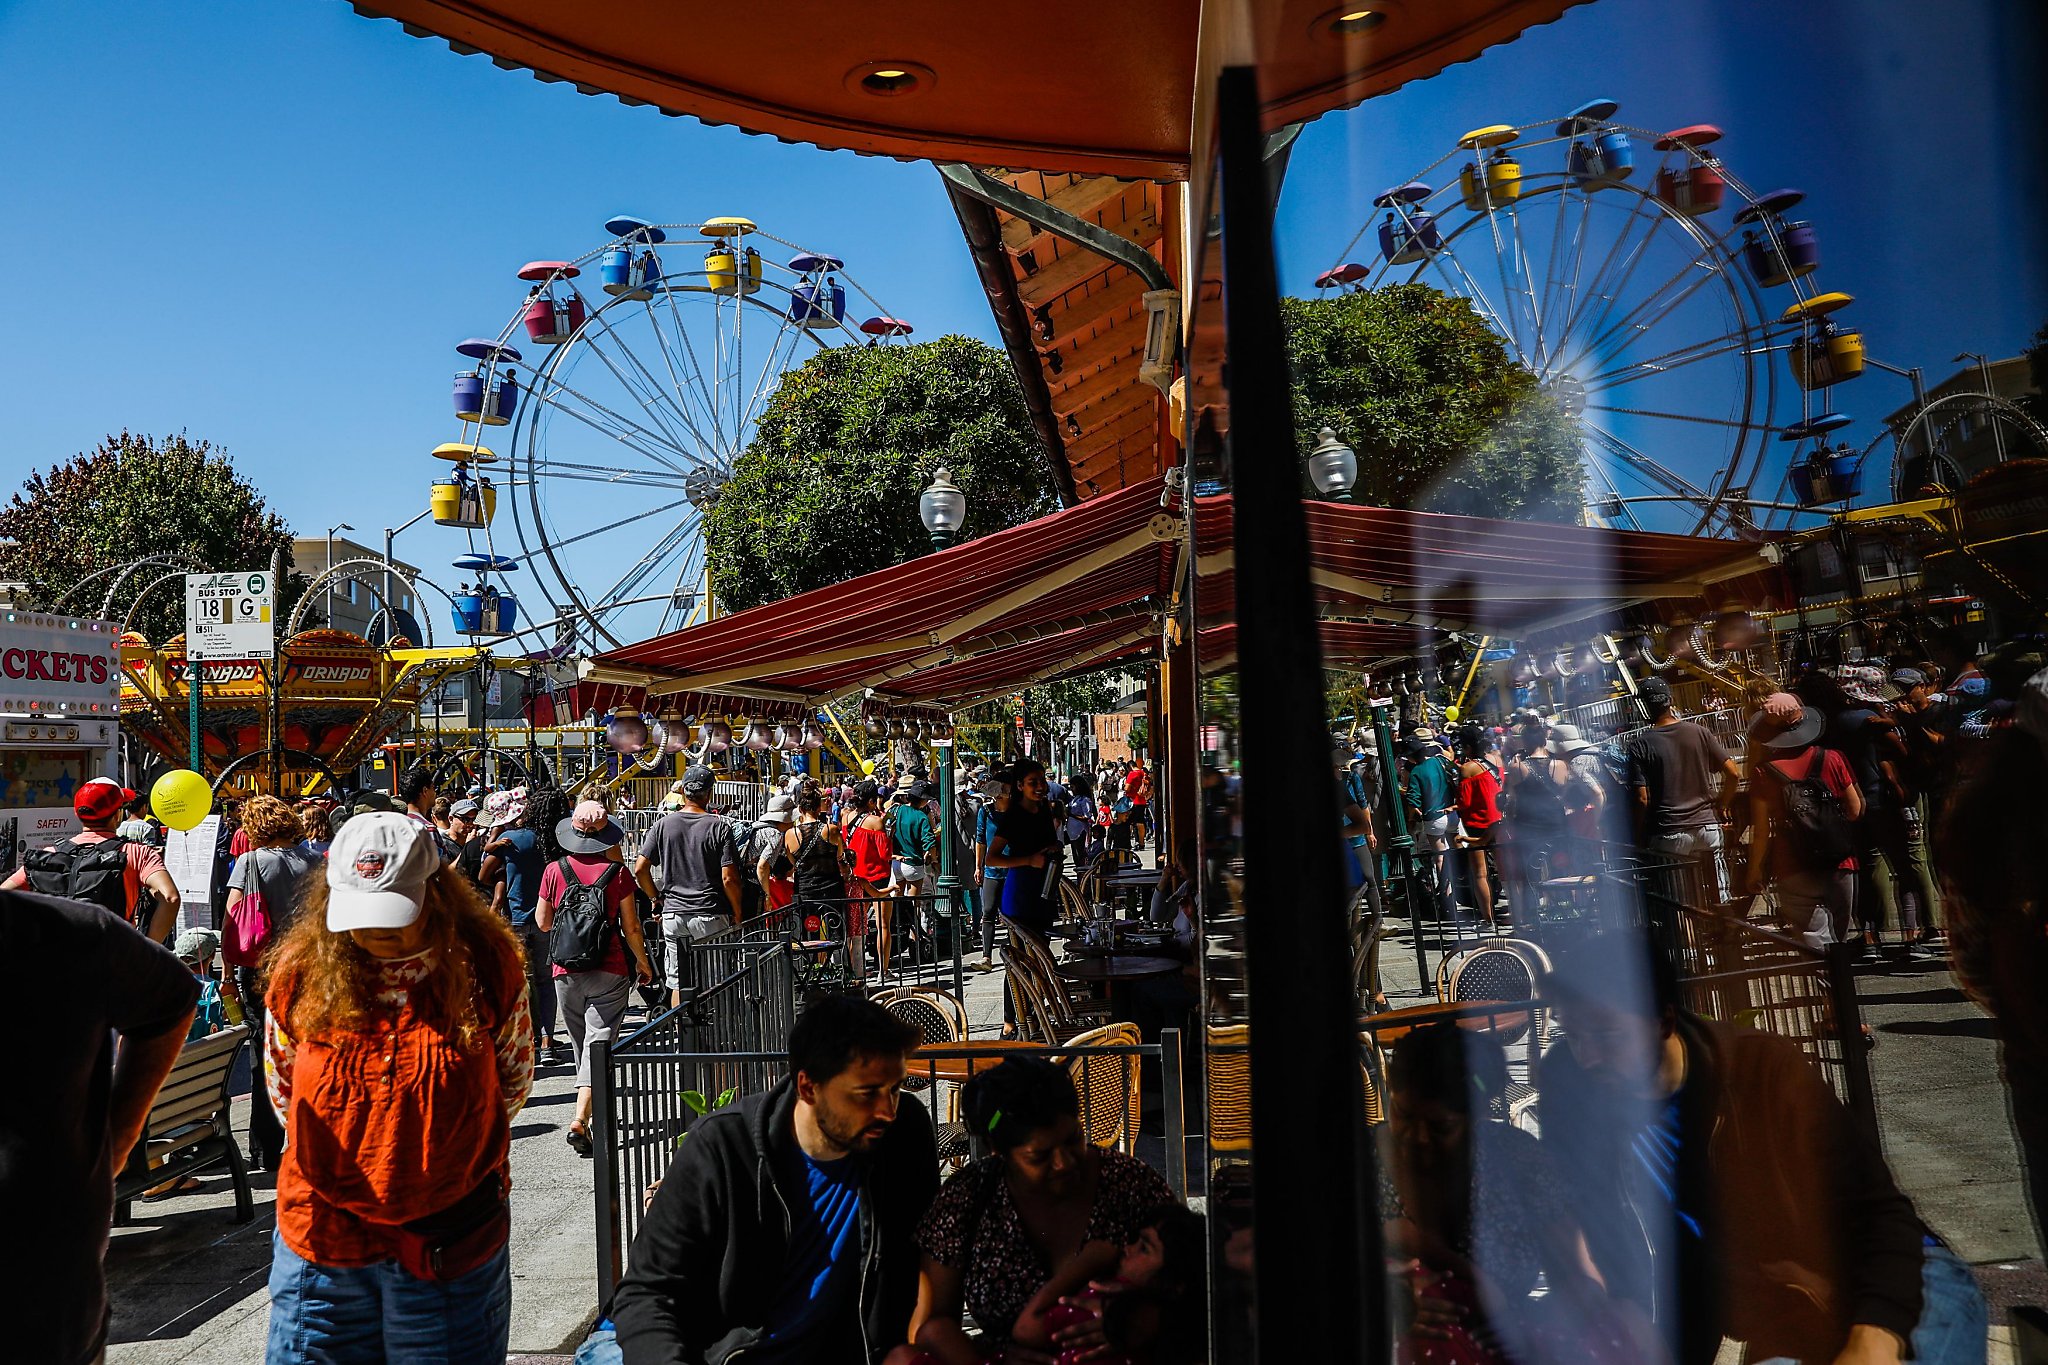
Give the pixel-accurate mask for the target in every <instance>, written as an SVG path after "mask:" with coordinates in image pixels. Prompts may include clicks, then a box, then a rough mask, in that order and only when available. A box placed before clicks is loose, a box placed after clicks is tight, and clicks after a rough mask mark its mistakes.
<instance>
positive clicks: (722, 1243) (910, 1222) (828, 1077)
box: [612, 996, 939, 1365]
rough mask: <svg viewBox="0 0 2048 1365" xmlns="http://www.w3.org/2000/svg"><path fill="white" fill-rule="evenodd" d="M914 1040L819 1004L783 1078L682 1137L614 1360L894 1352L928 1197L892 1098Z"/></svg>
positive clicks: (929, 1164) (853, 1009) (646, 1362)
mask: <svg viewBox="0 0 2048 1365" xmlns="http://www.w3.org/2000/svg"><path fill="white" fill-rule="evenodd" d="M918 1037H919V1035H918V1033H917V1031H916V1030H915V1029H914V1028H912V1027H911V1026H909V1025H907V1024H905V1023H903V1022H902V1021H901V1020H899V1019H897V1018H896V1017H895V1016H894V1015H892V1014H890V1013H889V1012H888V1011H887V1010H885V1009H883V1008H882V1007H881V1006H879V1005H875V1004H871V1003H869V1002H867V1001H864V1000H856V999H854V998H852V997H850V996H826V997H824V998H822V999H820V1000H818V1001H817V1002H815V1003H813V1004H812V1005H810V1006H809V1007H808V1008H806V1009H805V1011H804V1013H803V1016H802V1017H801V1018H800V1019H798V1020H797V1022H796V1026H795V1027H794V1028H792V1029H791V1030H790V1031H789V1076H788V1078H787V1079H785V1080H784V1081H783V1082H782V1083H781V1084H779V1085H777V1086H776V1087H775V1088H774V1089H772V1090H769V1091H768V1092H766V1093H765V1094H760V1095H750V1096H748V1097H747V1098H746V1099H744V1100H742V1101H740V1102H739V1103H738V1104H735V1105H731V1106H729V1107H727V1108H725V1109H721V1110H719V1111H718V1112H717V1113H715V1114H712V1115H709V1116H708V1117H706V1118H704V1119H702V1120H700V1121H698V1122H697V1123H696V1124H694V1125H693V1126H692V1127H691V1129H690V1133H689V1136H688V1138H687V1139H686V1140H685V1141H684V1142H683V1143H682V1145H681V1146H680V1147H679V1148H678V1149H677V1151H676V1158H675V1161H674V1162H673V1163H672V1164H671V1165H670V1166H669V1171H668V1175H667V1177H666V1178H664V1179H663V1180H662V1182H661V1188H660V1189H659V1190H658V1191H657V1192H656V1194H655V1196H654V1202H653V1204H652V1205H651V1206H650V1207H649V1208H648V1210H647V1220H646V1222H645V1223H644V1224H643V1225H642V1227H641V1229H640V1233H639V1236H637V1237H636V1238H635V1239H634V1241H633V1248H632V1256H631V1264H630V1266H629V1268H628V1269H627V1271H626V1274H625V1276H624V1277H623V1278H622V1279H621V1280H620V1281H619V1288H618V1293H617V1294H616V1295H615V1296H614V1297H613V1300H612V1318H613V1320H614V1321H615V1323H616V1324H617V1328H618V1341H619V1345H620V1347H621V1348H622V1350H623V1351H624V1354H625V1359H626V1365H722V1362H724V1361H726V1360H728V1359H731V1358H733V1357H734V1356H736V1355H738V1356H741V1358H742V1359H743V1360H744V1362H745V1365H756V1363H757V1362H758V1365H785V1362H796V1361H804V1362H811V1361H815V1362H818V1363H819V1365H836V1362H847V1363H848V1365H866V1362H870V1361H879V1360H880V1359H881V1358H882V1357H883V1356H884V1355H886V1354H887V1353H888V1351H889V1349H890V1348H891V1347H892V1346H896V1345H900V1344H901V1343H903V1342H904V1341H906V1340H908V1338H909V1330H910V1313H911V1309H912V1308H913V1307H914V1306H915V1304H916V1301H917V1267H918V1251H917V1247H916V1244H915V1243H914V1242H913V1241H912V1240H911V1237H912V1234H913V1233H914V1232H915V1231H916V1228H917V1224H918V1221H919V1220H920V1219H922V1218H923V1217H924V1212H925V1209H926V1208H927V1207H928V1206H929V1205H930V1203H931V1201H932V1196H933V1195H935V1194H936V1193H937V1192H938V1188H939V1175H938V1171H939V1163H938V1149H937V1145H936V1143H935V1141H934V1138H933V1134H932V1123H931V1118H930V1116H929V1115H927V1114H926V1113H925V1110H924V1106H923V1105H922V1104H920V1103H919V1102H918V1101H917V1099H916V1098H915V1097H913V1096H910V1095H905V1094H903V1093H902V1089H903V1077H904V1057H905V1054H906V1053H908V1052H909V1051H910V1049H911V1048H913V1047H915V1046H916V1045H917V1042H918Z"/></svg>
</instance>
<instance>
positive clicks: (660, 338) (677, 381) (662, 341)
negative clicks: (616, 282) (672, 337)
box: [640, 291, 717, 449]
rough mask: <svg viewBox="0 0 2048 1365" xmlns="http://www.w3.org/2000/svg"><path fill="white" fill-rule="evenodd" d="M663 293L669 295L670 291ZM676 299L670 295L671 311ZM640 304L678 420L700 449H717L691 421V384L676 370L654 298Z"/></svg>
mask: <svg viewBox="0 0 2048 1365" xmlns="http://www.w3.org/2000/svg"><path fill="white" fill-rule="evenodd" d="M663 292H664V293H667V292H668V291H663ZM674 298H675V296H674V295H673V294H672V293H671V294H669V299H670V304H669V307H670V308H671V310H673V308H674V307H675V304H674ZM640 304H641V307H642V308H643V309H645V310H646V313H647V330H648V331H650V332H652V333H654V344H655V345H656V347H658V348H659V349H660V351H661V363H662V366H663V367H664V368H665V369H667V371H668V379H669V386H670V389H671V391H672V393H673V396H674V398H675V414H676V417H677V419H678V420H679V421H681V422H682V424H683V425H684V426H686V427H688V428H689V430H690V436H691V437H692V439H694V440H695V441H696V442H697V445H698V446H699V447H700V448H709V449H717V446H716V445H714V444H713V443H712V442H710V441H707V440H706V439H705V438H704V433H703V431H701V430H700V429H699V428H698V426H697V424H696V422H695V421H693V420H692V419H691V416H690V388H689V384H688V383H687V382H686V381H685V380H684V379H683V374H682V371H679V370H678V369H677V368H676V356H675V352H674V351H673V350H671V349H670V347H669V344H668V334H667V333H666V332H664V331H662V327H661V314H659V313H657V312H656V311H655V309H654V301H653V299H652V298H647V299H642V300H641V301H640ZM677 325H678V326H680V325H681V319H680V318H678V319H677ZM692 375H693V377H696V378H697V383H698V386H699V387H700V388H701V387H702V385H703V380H702V378H701V377H700V376H696V375H695V372H694V370H693V371H692Z"/></svg>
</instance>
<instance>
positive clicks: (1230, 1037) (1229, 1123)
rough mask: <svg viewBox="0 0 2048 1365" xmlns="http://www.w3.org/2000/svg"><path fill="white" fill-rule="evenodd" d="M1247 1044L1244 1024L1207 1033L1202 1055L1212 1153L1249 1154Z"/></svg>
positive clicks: (1248, 1036)
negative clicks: (1207, 1039) (1206, 1041)
mask: <svg viewBox="0 0 2048 1365" xmlns="http://www.w3.org/2000/svg"><path fill="white" fill-rule="evenodd" d="M1250 1041H1251V1028H1250V1026H1249V1025H1246V1024H1219V1025H1215V1026H1212V1027H1211V1028H1210V1029H1209V1044H1208V1046H1207V1047H1206V1048H1204V1049H1203V1054H1204V1062H1205V1070H1206V1073H1207V1074H1206V1078H1205V1079H1206V1082H1207V1084H1206V1087H1205V1088H1206V1091H1207V1094H1208V1100H1209V1103H1208V1115H1209V1148H1210V1150H1211V1151H1217V1152H1248V1151H1250V1150H1251V1146H1252V1067H1251V1054H1250V1053H1248V1052H1246V1051H1245V1050H1244V1049H1245V1048H1246V1047H1247V1046H1248V1045H1249V1043H1250ZM1223 1049H1230V1050H1229V1051H1224V1050H1223Z"/></svg>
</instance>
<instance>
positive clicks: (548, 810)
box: [521, 787, 572, 865]
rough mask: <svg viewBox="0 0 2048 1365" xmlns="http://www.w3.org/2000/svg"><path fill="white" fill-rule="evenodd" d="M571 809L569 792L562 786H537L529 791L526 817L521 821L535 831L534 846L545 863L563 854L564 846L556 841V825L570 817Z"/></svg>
mask: <svg viewBox="0 0 2048 1365" xmlns="http://www.w3.org/2000/svg"><path fill="white" fill-rule="evenodd" d="M571 809H572V807H571V805H570V801H569V793H567V792H565V791H563V790H562V789H561V788H560V787H535V788H534V789H533V790H532V791H530V792H529V793H527V797H526V818H525V819H524V820H523V821H521V823H522V824H524V825H525V826H526V827H527V828H528V829H530V830H532V831H533V839H534V847H535V848H537V849H538V850H539V852H540V857H541V862H542V864H543V865H545V864H547V863H552V862H554V861H555V860H556V859H558V858H560V857H561V856H562V846H561V845H560V844H558V843H556V842H555V826H556V825H559V824H561V823H562V821H564V820H566V819H568V818H569V812H570V810H571Z"/></svg>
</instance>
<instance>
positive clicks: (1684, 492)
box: [1582, 422, 1713, 507]
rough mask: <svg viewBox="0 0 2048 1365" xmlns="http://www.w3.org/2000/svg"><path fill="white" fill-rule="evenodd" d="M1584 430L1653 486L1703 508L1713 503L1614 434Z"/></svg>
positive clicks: (1587, 426)
mask: <svg viewBox="0 0 2048 1365" xmlns="http://www.w3.org/2000/svg"><path fill="white" fill-rule="evenodd" d="M1582 429H1583V430H1584V431H1585V432H1586V433H1587V434H1588V435H1590V436H1592V437H1593V438H1594V439H1595V440H1596V441H1598V442H1599V443H1600V444H1601V445H1604V446H1606V447H1607V449H1608V450H1609V451H1610V452H1612V453H1613V454H1614V455H1615V456H1616V457H1617V458H1619V459H1620V460H1622V461H1623V462H1624V463H1625V464H1626V465H1627V466H1628V467H1629V469H1630V470H1632V471H1634V472H1635V473H1636V474H1638V475H1641V476H1642V477H1643V478H1645V479H1646V480H1648V481H1649V482H1650V483H1651V484H1652V485H1653V486H1655V487H1657V488H1660V489H1662V490H1663V491H1665V492H1667V493H1676V494H1678V495H1679V496H1681V497H1683V498H1686V499H1688V500H1689V501H1695V502H1698V503H1699V505H1700V506H1702V507H1705V506H1706V505H1707V504H1708V503H1710V502H1712V501H1713V499H1712V498H1711V497H1710V496H1709V495H1708V494H1707V493H1706V492H1705V491H1704V490H1702V489H1699V488H1696V487H1694V486H1693V484H1692V483H1691V482H1690V481H1689V480H1687V479H1685V478H1683V477H1681V476H1680V475H1678V474H1677V473H1675V472H1674V471H1672V470H1671V469H1668V468H1666V467H1665V466H1664V465H1662V464H1659V463H1658V462H1657V461H1656V460H1653V459H1651V458H1650V457H1649V456H1648V455H1645V454H1644V453H1643V452H1642V451H1640V450H1637V449H1636V448H1635V447H1634V446H1632V445H1630V444H1629V443H1628V442H1627V441H1624V440H1623V439H1622V438H1621V437H1619V436H1616V435H1615V434H1614V433H1613V432H1611V431H1608V430H1606V429H1605V428H1603V427H1598V426H1594V425H1593V424H1592V423H1590V422H1589V423H1583V424H1582Z"/></svg>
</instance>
